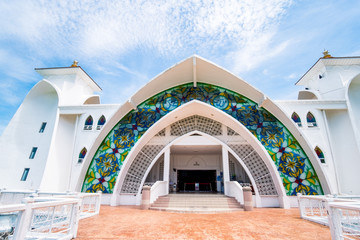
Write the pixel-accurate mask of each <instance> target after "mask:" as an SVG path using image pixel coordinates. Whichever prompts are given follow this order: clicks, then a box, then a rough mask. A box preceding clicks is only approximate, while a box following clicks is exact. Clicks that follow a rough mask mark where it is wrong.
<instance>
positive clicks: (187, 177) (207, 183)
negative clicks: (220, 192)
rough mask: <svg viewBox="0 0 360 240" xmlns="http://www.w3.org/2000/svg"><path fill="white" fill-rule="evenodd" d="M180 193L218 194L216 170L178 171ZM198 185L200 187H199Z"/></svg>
mask: <svg viewBox="0 0 360 240" xmlns="http://www.w3.org/2000/svg"><path fill="white" fill-rule="evenodd" d="M177 180H178V182H177V185H178V189H177V190H178V191H180V192H195V191H196V192H198V191H199V192H216V191H217V189H216V170H178V171H177ZM197 184H198V185H197Z"/></svg>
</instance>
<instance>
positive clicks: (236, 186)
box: [225, 181, 244, 205]
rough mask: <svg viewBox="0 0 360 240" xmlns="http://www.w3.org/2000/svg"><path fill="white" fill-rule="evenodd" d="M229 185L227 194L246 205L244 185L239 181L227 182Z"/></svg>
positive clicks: (227, 185)
mask: <svg viewBox="0 0 360 240" xmlns="http://www.w3.org/2000/svg"><path fill="white" fill-rule="evenodd" d="M225 184H226V187H227V196H229V197H234V198H235V199H236V200H237V201H238V202H239V203H240V204H242V205H244V193H243V190H242V186H241V185H240V183H238V182H237V181H228V182H225Z"/></svg>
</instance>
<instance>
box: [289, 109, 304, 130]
mask: <svg viewBox="0 0 360 240" xmlns="http://www.w3.org/2000/svg"><path fill="white" fill-rule="evenodd" d="M291 118H292V120H293V121H294V122H295V123H296V124H297V125H298V126H299V127H301V126H302V125H301V119H300V117H299V115H298V114H297V113H296V112H294V113H293V114H292V115H291Z"/></svg>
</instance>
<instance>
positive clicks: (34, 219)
mask: <svg viewBox="0 0 360 240" xmlns="http://www.w3.org/2000/svg"><path fill="white" fill-rule="evenodd" d="M38 200H39V201H40V202H37V201H38ZM24 202H25V203H24V204H16V205H3V206H0V214H1V216H2V219H3V222H2V223H3V224H2V225H1V227H2V229H1V235H2V237H3V238H2V239H15V240H18V239H21V240H22V239H44V238H46V239H49V238H51V239H71V238H73V237H76V233H77V228H78V222H79V215H80V212H79V208H80V200H78V199H57V200H54V199H50V200H49V201H46V199H43V198H42V199H37V198H26V199H24Z"/></svg>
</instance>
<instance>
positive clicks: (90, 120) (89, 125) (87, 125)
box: [84, 115, 93, 130]
mask: <svg viewBox="0 0 360 240" xmlns="http://www.w3.org/2000/svg"><path fill="white" fill-rule="evenodd" d="M92 125H93V118H92V116H91V115H90V116H88V118H87V119H86V121H85V126H84V130H91V129H92Z"/></svg>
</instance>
